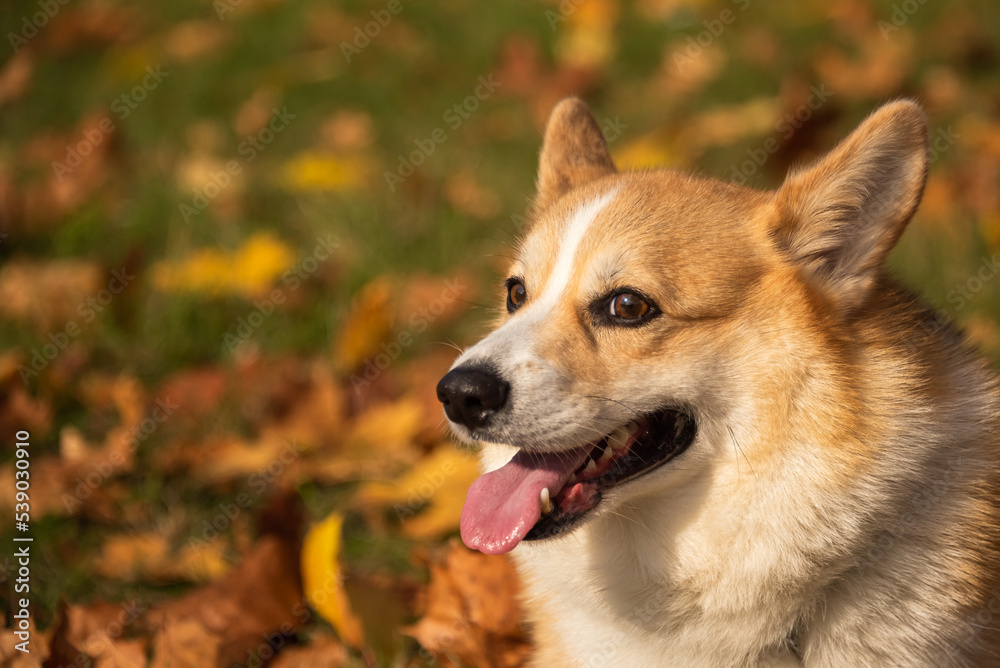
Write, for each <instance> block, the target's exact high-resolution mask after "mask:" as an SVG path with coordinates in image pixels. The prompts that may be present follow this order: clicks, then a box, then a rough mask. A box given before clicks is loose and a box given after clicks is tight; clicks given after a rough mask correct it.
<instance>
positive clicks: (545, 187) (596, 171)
mask: <svg viewBox="0 0 1000 668" xmlns="http://www.w3.org/2000/svg"><path fill="white" fill-rule="evenodd" d="M614 172H615V163H614V162H613V161H612V160H611V154H610V153H609V152H608V145H607V143H606V142H605V141H604V135H603V134H602V133H601V128H600V127H599V126H598V125H597V121H595V120H594V117H593V116H591V115H590V110H589V109H587V105H586V104H584V103H583V100H580V99H579V98H575V97H570V98H566V99H565V100H563V101H562V102H560V103H559V104H557V105H556V107H555V109H553V110H552V115H551V116H549V123H548V125H547V126H546V128H545V140H544V141H543V142H542V155H541V158H540V159H539V163H538V197H537V199H536V201H535V204H536V206H538V207H539V208H545V207H546V206H548V205H549V204H551V203H552V202H554V201H555V200H557V199H559V197H561V196H562V195H564V194H565V193H566V192H568V191H569V190H572V189H573V188H575V187H577V186H579V185H582V184H584V183H587V182H588V181H592V180H594V179H596V178H599V177H601V176H605V175H607V174H613V173H614Z"/></svg>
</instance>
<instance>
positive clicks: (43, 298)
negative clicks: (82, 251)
mask: <svg viewBox="0 0 1000 668" xmlns="http://www.w3.org/2000/svg"><path fill="white" fill-rule="evenodd" d="M103 273H104V272H103V271H101V268H100V267H99V266H98V265H97V264H95V263H93V262H88V261H85V260H55V261H51V262H37V261H33V260H11V261H7V262H4V265H3V267H0V315H2V316H4V317H5V318H10V319H12V320H23V321H25V322H27V323H29V324H31V325H33V326H34V327H35V328H37V330H38V331H39V332H41V333H43V334H46V335H48V336H49V339H50V340H47V341H45V343H44V345H46V346H51V347H52V348H53V349H54V350H56V354H57V353H58V352H59V351H60V350H61V349H62V348H65V347H66V345H68V343H69V342H71V341H72V340H73V339H74V335H73V332H74V331H75V332H76V334H75V336H79V334H80V331H81V329H82V327H83V326H84V325H86V324H87V323H88V322H90V320H93V315H91V317H90V320H86V319H85V317H84V316H83V315H81V313H80V310H81V309H83V310H84V311H85V312H86V313H88V314H96V311H95V310H94V309H93V308H92V307H91V306H89V305H88V302H87V299H88V298H90V299H93V298H94V296H95V295H96V294H97V293H99V292H100V290H101V289H102V288H103V287H104V286H103V285H102V282H103V280H104V278H103ZM116 285H117V284H116ZM70 323H73V325H74V327H73V328H72V330H71V331H69V332H67V331H66V330H67V326H69V325H70ZM63 340H65V342H66V343H62V341H63ZM38 352H39V353H41V354H43V355H44V354H48V353H47V352H46V351H44V348H42V346H39V350H38ZM28 354H31V353H28ZM52 356H54V355H52ZM28 361H29V363H30V362H31V360H30V359H29V360H28ZM42 361H48V360H47V359H46V358H43V360H42Z"/></svg>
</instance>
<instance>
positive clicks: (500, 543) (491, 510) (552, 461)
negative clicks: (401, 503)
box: [461, 447, 590, 554]
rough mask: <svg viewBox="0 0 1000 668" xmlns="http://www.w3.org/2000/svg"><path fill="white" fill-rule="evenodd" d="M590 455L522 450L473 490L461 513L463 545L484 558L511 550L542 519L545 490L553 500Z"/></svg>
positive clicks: (581, 451)
mask: <svg viewBox="0 0 1000 668" xmlns="http://www.w3.org/2000/svg"><path fill="white" fill-rule="evenodd" d="M588 454H590V448H589V447H584V448H580V449H578V450H571V451H569V452H547V453H532V454H530V455H529V454H528V453H526V452H525V451H524V450H520V451H519V452H518V453H517V454H516V455H514V458H513V459H511V460H510V461H509V462H507V463H506V464H504V465H503V466H502V467H500V468H499V469H497V470H496V471H491V472H490V473H487V474H486V475H484V476H481V477H480V478H479V479H478V480H476V481H475V482H474V483H472V486H471V487H470V488H469V495H468V496H467V497H466V499H465V506H464V507H463V508H462V521H461V528H462V541H463V542H464V543H465V544H466V545H468V546H469V547H471V548H472V549H473V550H479V551H480V552H485V553H486V554H504V553H506V552H510V551H511V550H513V549H514V548H515V547H517V544H518V543H520V542H521V539H522V538H524V537H525V535H527V533H528V531H530V530H531V527H533V526H534V525H535V522H537V521H538V518H539V517H541V516H542V506H541V501H539V498H538V496H539V494H541V492H542V489H543V488H545V487H548V488H549V494H550V495H551V496H552V497H553V498H555V495H556V494H558V493H559V490H560V489H562V486H563V485H565V484H566V481H567V480H569V477H570V475H572V474H573V471H575V470H576V469H577V467H579V466H580V464H582V463H583V461H584V460H585V459H586V458H587V455H588Z"/></svg>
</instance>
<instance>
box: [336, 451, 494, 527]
mask: <svg viewBox="0 0 1000 668" xmlns="http://www.w3.org/2000/svg"><path fill="white" fill-rule="evenodd" d="M479 474H480V471H479V463H478V460H477V458H476V457H475V456H473V455H472V454H470V453H468V452H465V451H463V450H459V449H457V448H454V447H451V446H448V445H443V446H441V447H439V448H438V449H437V450H435V451H434V452H433V453H431V454H430V455H429V456H427V457H425V458H424V459H422V460H420V461H419V462H417V464H416V465H414V466H413V467H412V468H410V469H408V470H407V471H406V472H405V473H403V475H401V476H400V477H399V478H397V479H396V480H395V481H393V482H380V481H372V482H369V483H366V484H365V485H363V486H362V487H361V488H359V489H358V492H357V496H356V497H355V498H356V500H357V502H358V503H359V504H361V506H362V507H364V508H367V509H369V510H370V509H373V508H379V509H381V508H386V507H389V506H391V507H392V509H393V510H394V511H395V514H396V517H397V518H398V519H399V520H400V521H402V522H403V533H404V534H406V535H407V536H410V537H411V538H435V537H438V536H441V535H443V534H446V533H449V532H452V531H455V530H456V529H458V521H459V518H460V517H461V514H462V506H463V505H464V504H465V497H466V494H467V493H468V490H469V485H471V484H472V482H473V481H474V480H475V479H476V478H478V477H479ZM425 506H427V507H426V508H425Z"/></svg>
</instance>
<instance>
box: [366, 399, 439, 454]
mask: <svg viewBox="0 0 1000 668" xmlns="http://www.w3.org/2000/svg"><path fill="white" fill-rule="evenodd" d="M423 416H424V407H423V405H422V404H421V403H420V402H419V401H417V400H416V399H410V398H403V399H400V400H399V401H395V402H393V403H390V404H380V405H378V406H375V407H373V408H371V409H369V410H367V411H365V412H364V413H362V414H361V415H359V416H358V418H357V419H356V420H355V422H354V426H353V427H352V428H351V431H350V434H349V436H348V440H349V441H352V442H360V443H361V444H363V445H365V446H374V447H375V448H377V449H379V450H387V449H388V450H394V449H397V448H399V447H402V446H406V445H409V444H410V443H412V442H413V439H414V438H416V436H417V434H418V433H419V431H420V426H421V424H422V423H423Z"/></svg>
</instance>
